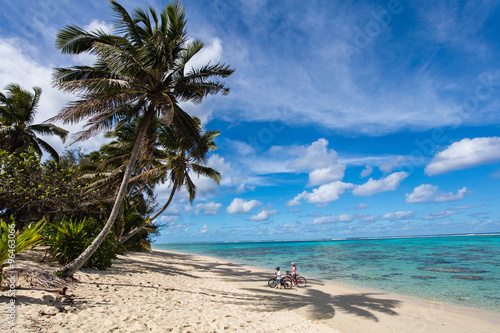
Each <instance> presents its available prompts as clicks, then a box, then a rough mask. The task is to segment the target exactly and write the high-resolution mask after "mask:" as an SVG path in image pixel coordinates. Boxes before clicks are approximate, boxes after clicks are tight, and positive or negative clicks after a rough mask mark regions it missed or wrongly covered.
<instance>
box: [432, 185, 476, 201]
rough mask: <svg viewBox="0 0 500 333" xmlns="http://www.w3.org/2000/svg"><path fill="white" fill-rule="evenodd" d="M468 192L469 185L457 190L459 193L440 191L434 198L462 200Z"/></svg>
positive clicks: (438, 199)
mask: <svg viewBox="0 0 500 333" xmlns="http://www.w3.org/2000/svg"><path fill="white" fill-rule="evenodd" d="M467 193H469V190H468V189H467V187H462V188H461V189H460V190H458V191H457V194H453V193H452V192H448V193H444V192H443V193H439V194H438V195H437V196H436V197H435V198H434V202H450V201H458V200H462V199H463V198H464V196H465V195H466V194H467Z"/></svg>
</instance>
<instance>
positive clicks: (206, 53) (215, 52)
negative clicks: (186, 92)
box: [186, 38, 223, 70]
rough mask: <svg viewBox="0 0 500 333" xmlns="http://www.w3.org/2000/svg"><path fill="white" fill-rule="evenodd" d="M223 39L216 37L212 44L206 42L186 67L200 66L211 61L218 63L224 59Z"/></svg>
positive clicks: (189, 68) (188, 68)
mask: <svg viewBox="0 0 500 333" xmlns="http://www.w3.org/2000/svg"><path fill="white" fill-rule="evenodd" d="M222 51H223V50H222V41H221V40H220V39H219V38H214V39H212V40H211V41H210V44H206V45H205V46H204V47H203V48H202V49H201V50H200V51H199V52H198V53H197V54H196V55H195V56H194V57H192V58H191V60H189V61H188V63H187V64H186V69H187V70H191V68H200V67H201V66H205V65H206V64H208V63H209V62H211V63H217V62H219V60H220V59H222Z"/></svg>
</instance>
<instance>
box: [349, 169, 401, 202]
mask: <svg viewBox="0 0 500 333" xmlns="http://www.w3.org/2000/svg"><path fill="white" fill-rule="evenodd" d="M408 175H409V173H408V172H406V171H401V172H394V173H392V174H390V175H389V176H387V177H385V178H382V179H379V180H375V179H373V178H370V179H369V180H368V182H366V183H365V184H362V185H358V186H356V187H355V188H354V189H353V190H352V194H354V195H359V196H369V195H373V194H376V193H380V192H386V191H394V190H396V189H397V188H398V186H399V183H401V181H403V180H404V179H405V178H406V177H408Z"/></svg>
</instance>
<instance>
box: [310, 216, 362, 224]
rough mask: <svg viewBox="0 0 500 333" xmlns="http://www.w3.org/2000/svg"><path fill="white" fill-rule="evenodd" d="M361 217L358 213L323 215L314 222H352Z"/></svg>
mask: <svg viewBox="0 0 500 333" xmlns="http://www.w3.org/2000/svg"><path fill="white" fill-rule="evenodd" d="M358 218H360V215H357V214H342V215H339V216H323V217H319V218H316V219H314V220H313V224H327V223H337V222H352V221H354V220H356V219H358Z"/></svg>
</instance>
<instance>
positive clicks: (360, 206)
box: [354, 203, 370, 210]
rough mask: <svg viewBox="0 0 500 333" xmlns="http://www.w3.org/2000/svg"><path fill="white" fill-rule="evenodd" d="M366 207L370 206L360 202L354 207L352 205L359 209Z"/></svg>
mask: <svg viewBox="0 0 500 333" xmlns="http://www.w3.org/2000/svg"><path fill="white" fill-rule="evenodd" d="M368 207H370V205H369V204H365V203H360V204H359V205H356V207H354V209H356V210H361V209H365V208H368Z"/></svg>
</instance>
